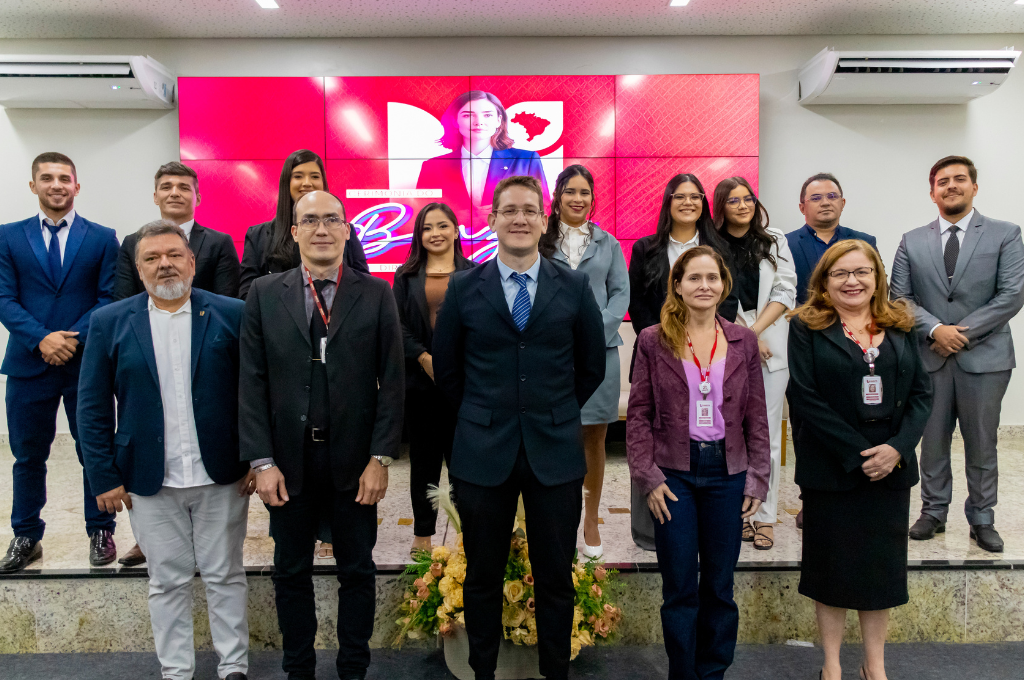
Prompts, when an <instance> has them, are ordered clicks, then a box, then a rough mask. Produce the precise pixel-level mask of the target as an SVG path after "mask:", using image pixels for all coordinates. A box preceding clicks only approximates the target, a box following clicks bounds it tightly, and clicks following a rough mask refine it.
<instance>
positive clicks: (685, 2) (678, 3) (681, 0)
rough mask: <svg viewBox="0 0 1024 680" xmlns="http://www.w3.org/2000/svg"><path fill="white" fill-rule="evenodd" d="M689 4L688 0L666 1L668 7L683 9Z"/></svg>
mask: <svg viewBox="0 0 1024 680" xmlns="http://www.w3.org/2000/svg"><path fill="white" fill-rule="evenodd" d="M689 4H690V0H668V6H669V7H683V6H684V5H689Z"/></svg>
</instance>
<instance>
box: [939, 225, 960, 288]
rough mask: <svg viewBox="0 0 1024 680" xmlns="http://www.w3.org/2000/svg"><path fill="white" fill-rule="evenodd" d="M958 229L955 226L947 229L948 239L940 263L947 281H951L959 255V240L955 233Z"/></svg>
mask: <svg viewBox="0 0 1024 680" xmlns="http://www.w3.org/2000/svg"><path fill="white" fill-rule="evenodd" d="M958 231H960V228H959V227H958V226H956V225H955V224H954V225H953V226H952V227H950V228H949V238H948V239H947V240H946V251H945V252H944V253H943V254H942V262H943V263H944V264H945V265H946V277H947V280H948V281H950V282H952V281H953V272H955V271H956V258H957V257H959V255H960V239H958V238H957V237H956V233H957V232H958Z"/></svg>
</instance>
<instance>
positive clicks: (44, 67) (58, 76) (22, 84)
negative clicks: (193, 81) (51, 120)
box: [0, 54, 176, 109]
mask: <svg viewBox="0 0 1024 680" xmlns="http://www.w3.org/2000/svg"><path fill="white" fill-rule="evenodd" d="M175 82H176V81H175V78H174V75H173V74H172V73H171V72H170V71H168V70H167V69H166V68H164V66H163V65H162V64H160V63H159V62H158V61H156V60H154V59H152V58H151V57H124V56H115V57H111V56H69V55H39V54H18V55H0V106H4V107H6V108H9V109H173V108H174V104H175V99H176V96H175V94H176V93H175Z"/></svg>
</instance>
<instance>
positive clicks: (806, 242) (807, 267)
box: [793, 231, 814, 277]
mask: <svg viewBox="0 0 1024 680" xmlns="http://www.w3.org/2000/svg"><path fill="white" fill-rule="evenodd" d="M796 244H797V246H799V247H798V248H797V252H796V253H794V254H793V256H794V257H800V258H802V259H803V263H802V265H803V270H804V271H806V272H807V276H808V277H809V276H810V275H811V271H812V270H813V269H814V268H813V267H811V256H810V255H809V254H808V252H807V249H808V248H810V247H811V243H810V237H809V236H808V235H807V232H806V231H801V232H800V237H799V238H798V239H797V241H796Z"/></svg>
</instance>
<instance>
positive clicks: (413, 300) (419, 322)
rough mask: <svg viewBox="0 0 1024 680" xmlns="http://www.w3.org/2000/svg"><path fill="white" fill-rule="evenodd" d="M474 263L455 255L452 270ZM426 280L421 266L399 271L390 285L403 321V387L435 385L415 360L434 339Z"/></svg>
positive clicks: (427, 349) (428, 386) (471, 266)
mask: <svg viewBox="0 0 1024 680" xmlns="http://www.w3.org/2000/svg"><path fill="white" fill-rule="evenodd" d="M475 266H476V265H475V264H473V262H472V261H470V260H468V259H466V258H465V257H461V256H459V255H456V256H455V271H457V272H461V271H465V270H467V269H472V268H473V267H475ZM426 280H427V268H426V266H422V267H420V270H419V271H418V272H416V273H414V274H410V275H409V276H403V275H402V273H401V272H398V273H396V274H395V282H394V285H393V287H392V291H393V292H394V294H395V302H396V303H397V304H398V316H399V318H400V319H401V321H402V344H403V346H404V348H405V386H406V389H410V390H416V389H418V390H426V389H430V388H431V387H432V386H433V385H434V382H433V381H432V380H431V379H430V376H429V375H427V373H426V371H424V370H423V367H422V366H420V362H419V361H418V360H417V359H419V356H420V355H421V354H423V353H424V352H430V351H431V345H432V344H433V342H434V329H433V328H431V327H430V308H429V307H427V294H426V290H425V286H426Z"/></svg>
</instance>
